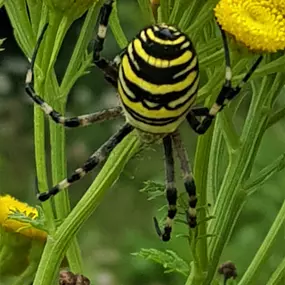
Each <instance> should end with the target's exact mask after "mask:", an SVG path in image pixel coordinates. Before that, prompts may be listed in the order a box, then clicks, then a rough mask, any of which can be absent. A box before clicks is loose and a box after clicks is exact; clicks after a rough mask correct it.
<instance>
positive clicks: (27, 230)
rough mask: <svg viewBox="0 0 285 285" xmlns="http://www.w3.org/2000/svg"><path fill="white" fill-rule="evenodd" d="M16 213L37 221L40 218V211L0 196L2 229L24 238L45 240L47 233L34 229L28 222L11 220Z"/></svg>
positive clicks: (7, 196) (10, 198)
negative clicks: (11, 216)
mask: <svg viewBox="0 0 285 285" xmlns="http://www.w3.org/2000/svg"><path fill="white" fill-rule="evenodd" d="M15 212H20V213H21V214H23V215H24V216H26V217H27V218H31V219H32V220H35V219H36V218H37V217H38V210H37V209H36V208H33V207H30V206H29V205H27V204H25V203H22V202H20V201H18V200H16V199H15V198H13V197H11V196H10V195H5V196H0V227H2V228H3V229H4V230H5V231H7V232H16V233H19V234H22V235H24V236H27V237H30V238H35V239H41V240H45V239H46V237H47V233H46V232H45V231H43V230H40V229H37V228H35V227H33V226H32V225H31V224H29V223H28V222H22V221H19V220H16V219H11V218H9V216H10V215H12V214H14V213H15Z"/></svg>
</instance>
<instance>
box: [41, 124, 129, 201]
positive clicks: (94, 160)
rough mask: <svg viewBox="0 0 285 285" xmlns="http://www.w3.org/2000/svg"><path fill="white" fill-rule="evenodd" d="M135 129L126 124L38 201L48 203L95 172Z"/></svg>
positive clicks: (42, 194)
mask: <svg viewBox="0 0 285 285" xmlns="http://www.w3.org/2000/svg"><path fill="white" fill-rule="evenodd" d="M132 130H133V127H132V126H131V125H129V124H125V125H124V126H123V127H122V128H121V129H119V130H118V131H117V132H116V133H115V134H114V135H113V136H111V137H110V138H109V139H108V140H107V141H106V142H105V143H104V144H103V145H102V146H101V147H100V148H99V149H98V150H97V151H95V152H94V153H93V154H92V155H91V156H90V157H89V158H88V159H87V160H86V162H85V163H84V164H83V166H82V167H80V168H77V169H76V170H75V171H74V172H73V173H72V174H71V176H70V177H69V178H66V179H64V180H62V181H61V182H59V183H58V184H57V185H55V186H54V187H53V188H51V189H50V190H48V191H47V192H43V193H40V194H39V195H38V199H39V200H40V201H42V202H43V201H46V200H47V199H49V198H50V197H51V196H53V195H56V194H57V193H58V192H59V191H60V190H63V189H64V188H66V187H68V186H70V185H71V184H73V183H74V182H76V181H78V180H80V179H81V178H82V177H83V176H85V175H86V174H87V173H88V172H90V171H91V170H93V169H94V168H95V167H96V166H97V165H98V164H99V163H101V162H103V161H104V160H105V159H106V158H107V157H108V156H109V154H110V152H111V151H112V150H113V149H114V148H115V147H116V145H117V144H119V143H120V142H121V141H122V140H123V139H124V137H126V136H127V135H128V134H129V133H130V132H131V131H132Z"/></svg>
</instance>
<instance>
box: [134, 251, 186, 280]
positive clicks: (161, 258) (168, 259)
mask: <svg viewBox="0 0 285 285" xmlns="http://www.w3.org/2000/svg"><path fill="white" fill-rule="evenodd" d="M132 255H134V256H139V257H142V258H143V259H146V260H152V261H154V262H156V263H158V264H161V265H162V266H163V267H164V268H165V271H164V272H165V273H170V272H178V273H180V274H182V275H184V276H187V275H188V274H189V271H190V268H189V266H188V264H187V263H186V262H185V261H184V260H183V259H182V258H181V257H179V256H178V255H177V254H176V253H175V252H174V251H172V250H166V251H165V252H163V251H160V250H157V249H154V248H149V249H146V248H142V249H141V250H140V251H139V252H135V253H132Z"/></svg>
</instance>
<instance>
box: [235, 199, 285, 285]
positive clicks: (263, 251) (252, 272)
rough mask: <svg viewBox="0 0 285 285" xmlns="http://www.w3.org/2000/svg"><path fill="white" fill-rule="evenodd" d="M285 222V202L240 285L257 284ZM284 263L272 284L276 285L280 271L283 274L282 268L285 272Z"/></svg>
mask: <svg viewBox="0 0 285 285" xmlns="http://www.w3.org/2000/svg"><path fill="white" fill-rule="evenodd" d="M284 221H285V201H284V202H283V205H282V207H281V209H280V211H279V213H278V215H277V217H276V218H275V220H274V223H273V225H272V226H271V228H270V230H269V232H268V234H267V236H266V237H265V239H264V241H263V243H262V245H261V246H260V247H259V249H258V251H257V253H256V255H255V256H254V258H253V261H252V262H251V264H250V265H249V267H248V268H247V270H246V272H245V274H244V275H243V277H242V279H241V280H240V282H239V285H248V284H256V281H257V278H258V274H259V271H260V268H261V267H262V266H263V264H264V263H265V261H266V259H267V258H268V256H269V254H270V250H271V249H272V247H273V246H274V242H275V240H276V238H277V235H278V233H279V232H280V230H281V229H283V226H284ZM283 262H284V264H283V265H280V268H279V269H280V270H278V271H277V273H276V275H275V277H274V276H273V278H271V284H274V283H273V280H277V278H276V277H278V276H279V275H280V271H281V272H282V268H283V270H284V267H285V261H283ZM283 277H284V276H283ZM267 284H268V283H267Z"/></svg>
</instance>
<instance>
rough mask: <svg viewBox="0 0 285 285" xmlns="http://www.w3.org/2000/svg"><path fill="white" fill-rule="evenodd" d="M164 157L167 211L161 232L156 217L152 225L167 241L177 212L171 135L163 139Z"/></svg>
mask: <svg viewBox="0 0 285 285" xmlns="http://www.w3.org/2000/svg"><path fill="white" fill-rule="evenodd" d="M163 146H164V157H165V176H166V198H167V202H168V213H167V218H166V222H165V225H164V229H163V232H162V231H161V230H160V228H159V225H158V222H157V220H156V218H154V225H155V229H156V232H157V234H158V235H159V236H160V238H161V239H162V240H163V241H169V240H170V237H171V231H172V224H173V220H174V217H175V215H176V213H177V208H176V202H177V189H176V187H175V177H174V159H173V149H172V142H171V137H170V136H167V137H165V138H164V139H163Z"/></svg>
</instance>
